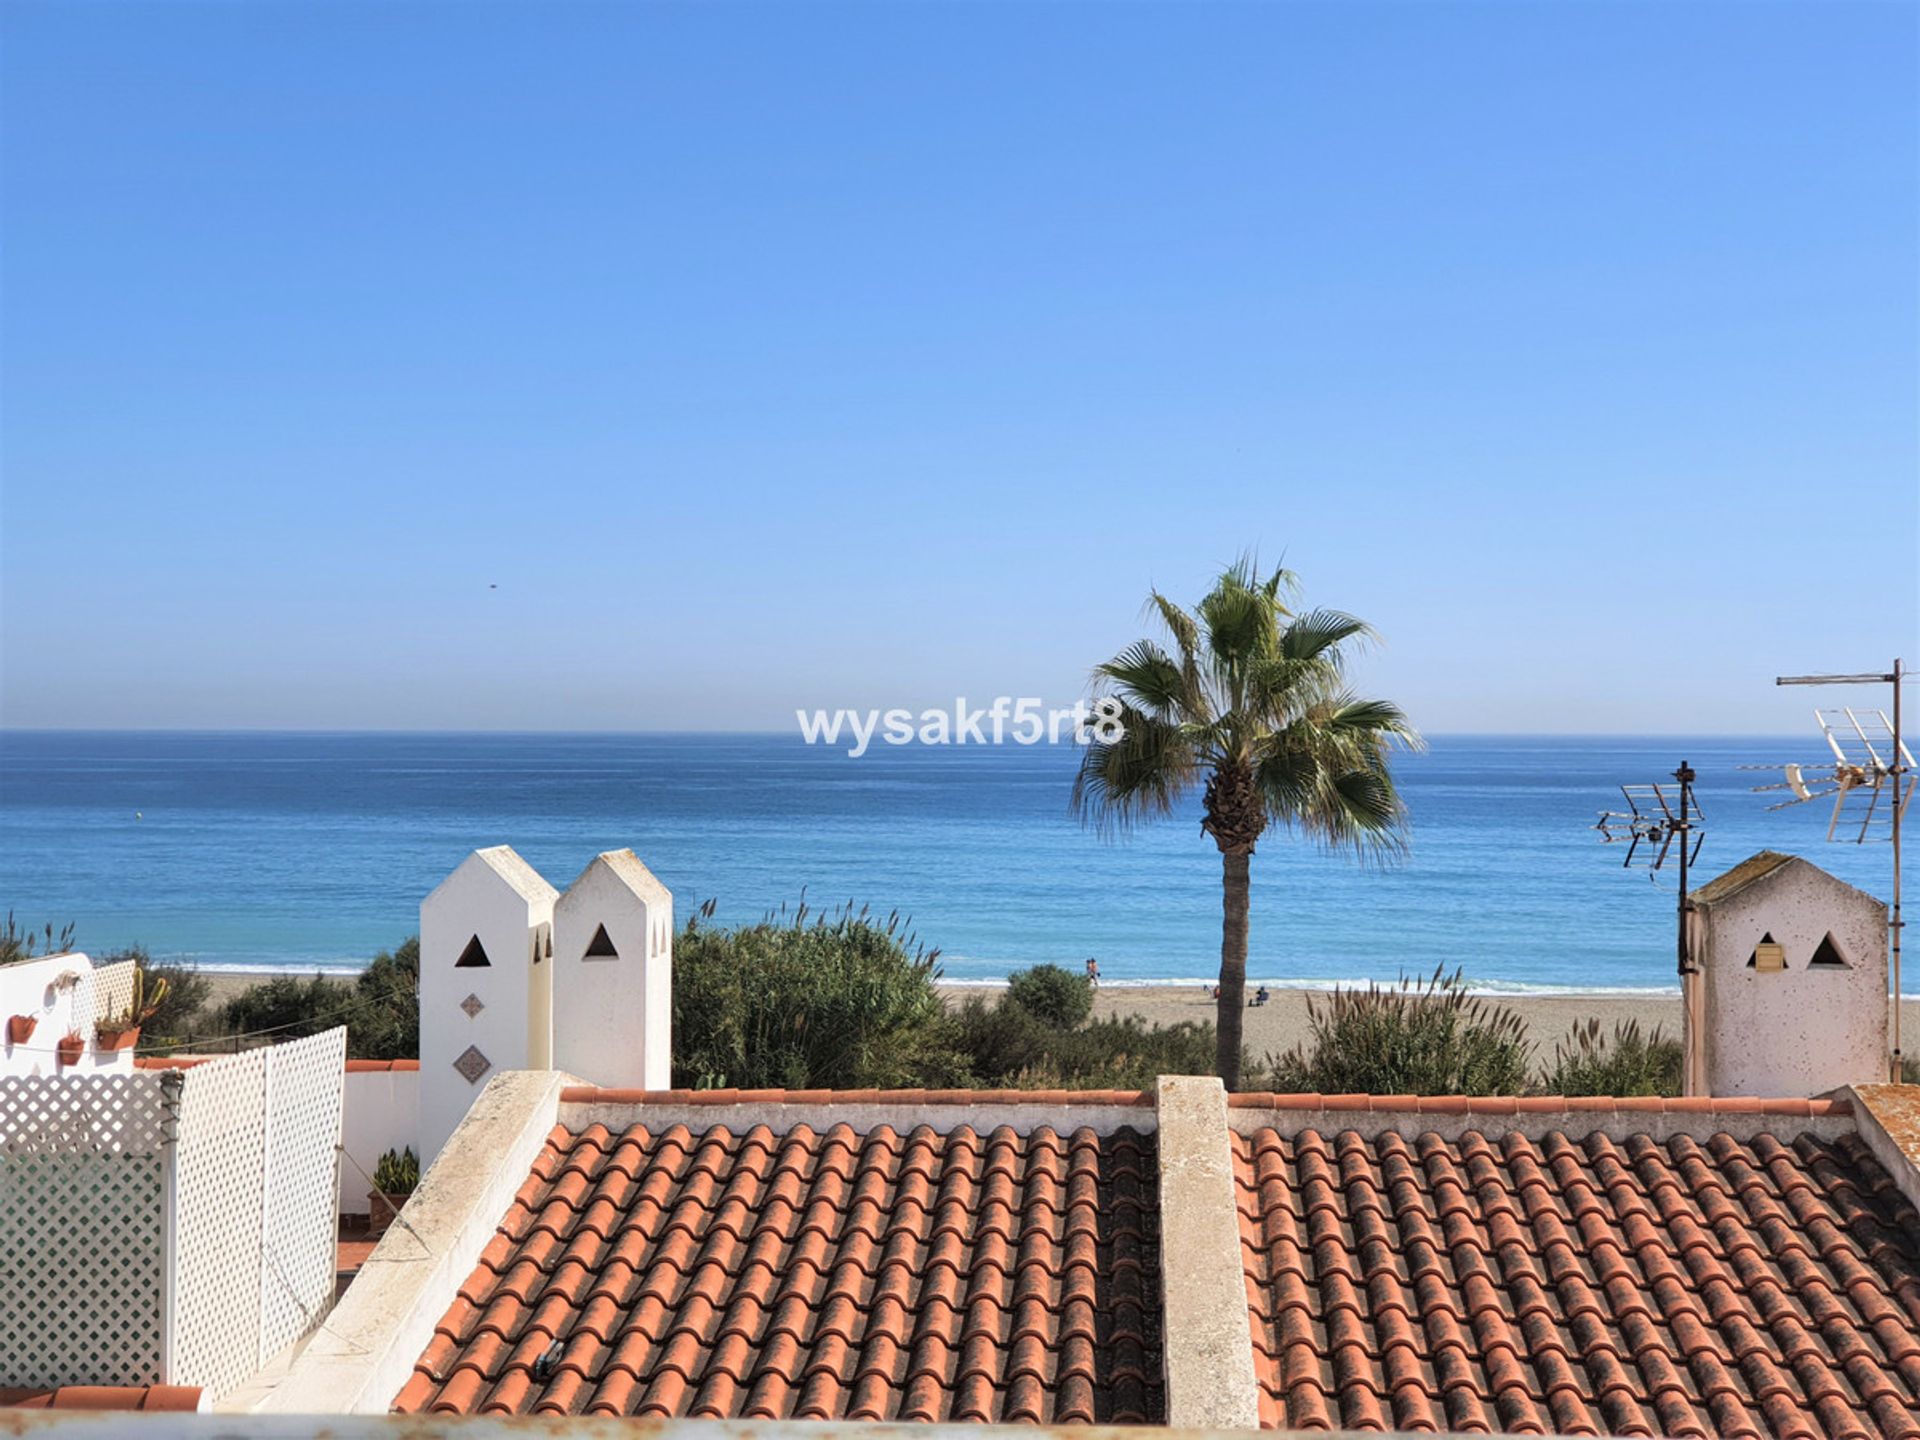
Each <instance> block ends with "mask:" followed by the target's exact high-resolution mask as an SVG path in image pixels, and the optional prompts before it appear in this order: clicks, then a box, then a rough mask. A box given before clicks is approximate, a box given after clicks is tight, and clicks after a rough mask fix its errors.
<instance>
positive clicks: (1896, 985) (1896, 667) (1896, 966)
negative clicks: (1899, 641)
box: [1891, 657, 1907, 1085]
mask: <svg viewBox="0 0 1920 1440" xmlns="http://www.w3.org/2000/svg"><path fill="white" fill-rule="evenodd" d="M1906 671H1907V667H1906V665H1905V664H1904V663H1903V662H1902V661H1901V660H1900V659H1899V658H1898V657H1895V659H1894V662H1893V920H1892V925H1891V930H1892V935H1893V946H1892V948H1893V1067H1892V1069H1893V1077H1892V1078H1893V1083H1894V1084H1896V1085H1898V1084H1899V1083H1900V1080H1901V1071H1902V1070H1903V1069H1904V1068H1905V1066H1904V1064H1903V1062H1902V1060H1901V1056H1900V931H1901V930H1902V928H1904V926H1905V924H1906V922H1905V921H1904V920H1902V919H1901V918H1900V812H1901V811H1902V810H1904V809H1906V806H1904V805H1902V804H1901V803H1900V801H1901V798H1902V797H1901V794H1900V776H1901V774H1902V772H1903V771H1905V769H1906V765H1905V764H1904V763H1903V762H1904V761H1905V759H1906V753H1907V752H1906V751H1905V750H1902V749H1901V748H1900V746H1901V739H1900V679H1901V677H1902V676H1903V675H1905V674H1906Z"/></svg>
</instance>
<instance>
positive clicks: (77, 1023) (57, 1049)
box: [0, 951, 134, 1075]
mask: <svg viewBox="0 0 1920 1440" xmlns="http://www.w3.org/2000/svg"><path fill="white" fill-rule="evenodd" d="M133 972H134V964H133V962H132V961H131V960H123V961H120V962H118V963H116V964H112V965H102V966H98V967H96V966H95V965H94V963H93V961H92V960H90V959H89V958H88V957H87V956H85V955H83V954H81V953H80V952H78V951H74V952H72V953H69V954H64V955H43V956H41V957H40V958H38V959H35V960H22V961H19V962H17V963H15V964H12V965H5V966H0V1075H62V1074H81V1075H87V1074H93V1073H96V1072H99V1071H106V1072H108V1073H112V1074H130V1073H132V1070H133V1050H132V1047H128V1048H126V1049H124V1050H102V1049H100V1047H99V1043H98V1039H97V1037H96V1036H95V1034H94V1027H95V1026H96V1025H97V1024H98V1022H99V1021H101V1020H103V1019H106V1018H108V1017H110V1016H112V1015H114V1014H116V1013H118V1012H119V1011H120V1010H122V1009H123V1008H125V1006H126V1004H127V1001H128V1000H129V999H130V998H132V994H133ZM29 1031H30V1032H31V1033H25V1032H29ZM15 1036H20V1037H21V1038H18V1039H16V1038H15ZM70 1036H77V1037H78V1039H79V1042H80V1048H79V1053H78V1055H77V1056H76V1057H75V1058H74V1059H73V1060H72V1061H71V1062H69V1061H67V1060H65V1059H63V1058H62V1055H61V1042H62V1041H63V1040H65V1039H67V1038H68V1037H70Z"/></svg>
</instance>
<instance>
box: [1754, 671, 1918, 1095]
mask: <svg viewBox="0 0 1920 1440" xmlns="http://www.w3.org/2000/svg"><path fill="white" fill-rule="evenodd" d="M1908 678H1909V676H1908V674H1907V667H1906V665H1905V663H1904V662H1902V661H1901V660H1899V659H1895V660H1894V662H1893V669H1892V670H1891V671H1888V672H1885V673H1882V674H1867V675H1780V676H1776V677H1775V679H1774V682H1773V683H1774V684H1776V685H1891V686H1892V687H1893V719H1892V721H1891V722H1889V721H1888V719H1887V717H1886V714H1885V713H1884V712H1883V711H1879V710H1872V711H1867V712H1864V713H1860V712H1856V711H1854V710H1851V709H1844V708H1843V709H1839V710H1816V711H1814V718H1815V719H1817V720H1818V721H1819V722H1820V728H1821V730H1823V731H1824V732H1825V734H1826V740H1827V748H1828V749H1829V750H1831V751H1832V752H1833V759H1832V761H1831V762H1829V761H1821V762H1820V763H1819V764H1817V765H1785V766H1767V765H1749V766H1743V767H1742V768H1743V769H1749V770H1767V769H1780V770H1782V771H1783V772H1784V773H1785V776H1786V779H1785V781H1784V782H1783V783H1781V784H1779V785H1762V786H1760V787H1758V788H1759V789H1761V790H1790V791H1792V792H1793V798H1792V799H1790V800H1783V801H1781V802H1780V803H1779V804H1778V805H1774V806H1771V807H1769V808H1771V809H1774V810H1784V809H1785V808H1786V807H1787V806H1789V805H1800V804H1804V803H1805V802H1806V801H1808V800H1820V799H1824V798H1826V797H1827V796H1829V795H1831V796H1833V797H1834V803H1833V819H1832V820H1831V821H1829V822H1828V824H1827V839H1829V840H1836V839H1839V840H1844V839H1846V838H1847V837H1846V836H1845V835H1843V834H1841V833H1840V826H1841V821H1842V820H1845V821H1846V823H1847V827H1848V829H1850V830H1851V829H1852V827H1853V825H1854V823H1855V820H1856V818H1857V820H1858V823H1859V830H1858V832H1857V833H1855V834H1854V835H1853V837H1852V840H1853V843H1854V844H1856V845H1864V844H1866V843H1867V842H1868V841H1869V840H1878V839H1881V838H1885V839H1888V840H1891V841H1892V842H1893V903H1892V905H1891V906H1889V907H1888V911H1887V931H1888V939H1887V952H1888V953H1887V958H1888V960H1889V962H1890V967H1889V968H1890V969H1891V970H1892V972H1893V973H1892V979H1893V1055H1892V1058H1891V1061H1890V1064H1889V1066H1888V1069H1889V1071H1890V1072H1891V1075H1892V1078H1893V1080H1894V1082H1895V1083H1896V1084H1897V1083H1898V1082H1899V1080H1900V1071H1901V1061H1902V1055H1901V1048H1900V932H1901V931H1902V930H1903V929H1905V928H1906V922H1905V921H1904V920H1902V919H1901V918H1900V827H1901V821H1902V819H1903V818H1904V817H1905V815H1906V811H1907V804H1908V802H1909V801H1911V800H1912V799H1913V790H1914V785H1915V783H1916V782H1915V781H1914V780H1912V779H1905V780H1903V779H1902V777H1903V776H1910V775H1911V774H1912V773H1913V755H1912V754H1911V752H1909V751H1908V749H1907V744H1906V740H1905V739H1904V738H1903V736H1902V733H1901V729H1900V687H1901V686H1902V685H1903V684H1904V683H1905V682H1906V681H1907V679H1908ZM1822 770H1829V771H1830V773H1829V774H1821V775H1815V776H1812V777H1810V776H1809V775H1808V774H1807V772H1808V771H1822ZM1854 797H1859V798H1857V799H1856V798H1854ZM1883 799H1884V803H1885V807H1886V808H1885V810H1884V811H1883V810H1882V808H1881V807H1882V803H1883ZM1883 827H1884V829H1885V832H1886V833H1885V836H1884V837H1883V836H1882V835H1881V833H1880V832H1881V829H1882V828H1883Z"/></svg>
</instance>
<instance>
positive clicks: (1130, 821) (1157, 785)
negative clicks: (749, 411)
mask: <svg viewBox="0 0 1920 1440" xmlns="http://www.w3.org/2000/svg"><path fill="white" fill-rule="evenodd" d="M1120 725H1121V732H1122V733H1121V736H1120V739H1118V740H1117V741H1115V742H1114V743H1113V744H1111V745H1101V744H1098V743H1095V744H1092V745H1089V746H1087V748H1086V750H1085V751H1084V752H1083V753H1082V755H1081V757H1080V769H1079V772H1078V773H1077V774H1076V775H1075V776H1074V777H1073V796H1072V800H1071V802H1070V803H1071V806H1072V810H1073V813H1074V814H1075V815H1077V816H1079V817H1080V819H1081V820H1082V821H1083V822H1085V823H1087V824H1090V825H1092V826H1093V827H1094V828H1095V829H1097V830H1099V831H1100V832H1101V833H1102V834H1104V835H1114V834H1120V833H1124V832H1126V831H1128V830H1130V829H1132V828H1133V827H1134V826H1135V825H1136V824H1138V823H1139V822H1141V821H1142V820H1151V819H1157V818H1159V817H1161V816H1165V815H1170V814H1172V813H1173V808H1174V806H1175V805H1176V804H1178V803H1179V801H1180V798H1181V797H1182V796H1183V795H1185V794H1186V793H1187V792H1188V791H1190V790H1191V789H1192V788H1193V787H1194V786H1195V785H1196V784H1197V783H1198V782H1199V779H1200V767H1199V764H1198V761H1197V757H1196V756H1195V754H1194V751H1193V749H1192V747H1191V746H1190V745H1189V743H1188V740H1187V734H1186V731H1185V730H1184V729H1183V727H1181V726H1179V725H1170V724H1168V723H1167V722H1165V721H1164V720H1161V719H1159V718H1157V717H1155V716H1153V715H1150V714H1147V713H1146V712H1145V711H1143V710H1140V709H1139V708H1137V707H1135V706H1131V705H1126V704H1124V703H1123V704H1122V706H1121V714H1120Z"/></svg>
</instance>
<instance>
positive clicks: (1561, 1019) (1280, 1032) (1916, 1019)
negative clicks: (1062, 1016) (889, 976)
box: [201, 970, 1920, 1059]
mask: <svg viewBox="0 0 1920 1440" xmlns="http://www.w3.org/2000/svg"><path fill="white" fill-rule="evenodd" d="M287 973H288V974H291V975H294V976H296V977H298V978H302V979H304V978H306V976H307V975H308V974H311V973H312V972H310V971H288V972H287ZM201 974H203V975H204V976H205V977H206V978H207V980H208V981H209V982H210V984H211V994H210V995H209V998H208V1004H209V1006H218V1005H220V1004H223V1003H225V1002H226V1001H227V1000H229V999H231V998H232V997H233V996H234V995H236V994H238V993H239V992H240V991H241V990H244V989H245V988H246V987H247V986H249V985H256V984H258V983H260V981H262V980H264V979H267V978H269V977H267V976H264V975H262V974H260V973H258V972H256V971H223V970H203V971H202V972H201ZM350 978H351V977H350V976H342V977H341V983H343V984H344V983H347V981H348V980H350ZM1002 988H1004V987H1003V986H999V985H994V984H990V983H950V982H946V981H942V982H941V983H940V986H939V989H940V993H941V995H942V996H943V997H945V999H946V1000H947V1003H948V1004H951V1005H957V1004H962V1003H964V1002H965V1001H966V999H967V998H968V997H969V996H974V995H981V996H987V997H991V996H994V995H996V994H998V992H999V990H1000V989H1002ZM1209 990H1210V987H1208V986H1206V985H1202V984H1199V983H1197V982H1196V983H1194V984H1182V985H1153V984H1122V985H1103V986H1102V987H1101V988H1100V990H1099V992H1098V993H1097V995H1096V996H1095V999H1094V1007H1093V1013H1094V1014H1095V1015H1096V1016H1098V1017H1101V1018H1107V1017H1114V1016H1126V1015H1137V1016H1139V1017H1140V1018H1141V1019H1143V1020H1146V1021H1147V1022H1149V1023H1150V1024H1156V1025H1172V1024H1176V1023H1178V1022H1180V1021H1182V1020H1197V1021H1211V1020H1212V1019H1213V1017H1214V1002H1213V998H1212V996H1211V994H1210V993H1209ZM1249 993H1250V994H1251V991H1249ZM1332 993H1333V992H1332V991H1331V990H1308V989H1292V988H1288V989H1274V990H1272V991H1271V992H1270V998H1269V999H1268V1001H1267V1003H1266V1004H1265V1005H1260V1006H1249V1007H1248V1009H1247V1012H1246V1021H1245V1032H1244V1034H1245V1042H1246V1047H1247V1050H1248V1052H1249V1053H1250V1054H1252V1055H1253V1057H1254V1058H1255V1059H1263V1058H1264V1057H1266V1056H1267V1055H1268V1054H1276V1055H1277V1054H1280V1053H1282V1052H1284V1051H1286V1050H1289V1049H1291V1048H1292V1047H1293V1046H1295V1045H1298V1044H1301V1043H1303V1042H1305V1041H1306V1040H1307V1039H1308V1038H1309V1036H1310V1034H1311V1031H1310V1029H1309V1025H1308V1015H1307V1006H1308V1004H1309V1002H1310V1001H1311V1000H1313V999H1316V998H1318V999H1321V1000H1324V999H1325V998H1326V997H1327V996H1329V995H1330V994H1332ZM1477 993H1479V994H1480V995H1481V996H1482V997H1483V998H1484V999H1485V1000H1486V1001H1487V1002H1488V1003H1489V1004H1497V1005H1500V1006H1503V1007H1505V1008H1506V1009H1509V1010H1511V1011H1512V1012H1513V1013H1514V1014H1516V1015H1518V1016H1519V1017H1520V1020H1521V1023H1522V1024H1523V1025H1525V1027H1526V1030H1527V1038H1528V1039H1529V1040H1530V1041H1531V1042H1532V1043H1533V1045H1534V1046H1535V1047H1536V1049H1537V1051H1538V1053H1539V1055H1540V1056H1541V1057H1542V1058H1543V1059H1545V1058H1551V1056H1552V1054H1553V1047H1554V1044H1555V1043H1556V1042H1557V1041H1561V1040H1564V1039H1565V1038H1566V1037H1567V1035H1568V1033H1569V1032H1570V1031H1571V1030H1572V1029H1573V1027H1574V1026H1575V1025H1579V1024H1584V1023H1585V1022H1586V1021H1588V1020H1594V1019H1597V1020H1598V1021H1599V1022H1600V1024H1601V1025H1602V1026H1603V1027H1604V1028H1605V1029H1606V1030H1607V1031H1609V1032H1611V1031H1612V1029H1613V1027H1614V1026H1615V1025H1617V1024H1622V1023H1625V1022H1627V1021H1633V1022H1636V1023H1638V1025H1639V1026H1640V1028H1641V1030H1642V1031H1647V1032H1650V1031H1652V1030H1654V1029H1656V1028H1659V1029H1663V1030H1665V1031H1666V1033H1667V1034H1668V1035H1669V1036H1673V1037H1677V1036H1678V1035H1679V1033H1680V995H1679V992H1678V991H1674V992H1671V993H1668V994H1659V993H1629V994H1622V993H1619V992H1608V991H1596V992H1584V993H1572V992H1569V993H1556V994H1550V995H1541V994H1495V993H1490V992H1477ZM1901 1014H1902V1021H1903V1025H1904V1027H1905V1029H1906V1031H1907V1033H1908V1034H1910V1035H1920V997H1909V998H1908V999H1907V1000H1905V1001H1904V1002H1903V1004H1902V1006H1901Z"/></svg>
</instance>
